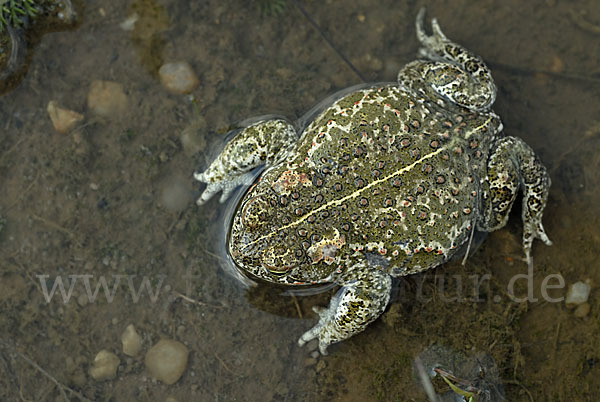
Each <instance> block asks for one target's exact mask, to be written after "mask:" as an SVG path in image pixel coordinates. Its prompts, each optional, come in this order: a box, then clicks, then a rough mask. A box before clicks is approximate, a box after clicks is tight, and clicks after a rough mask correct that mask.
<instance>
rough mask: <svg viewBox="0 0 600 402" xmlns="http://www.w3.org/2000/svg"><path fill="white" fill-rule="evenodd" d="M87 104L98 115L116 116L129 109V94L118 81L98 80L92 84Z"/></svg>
mask: <svg viewBox="0 0 600 402" xmlns="http://www.w3.org/2000/svg"><path fill="white" fill-rule="evenodd" d="M87 104H88V108H90V110H91V111H93V112H94V113H95V114H97V115H98V116H102V117H106V118H115V117H118V116H119V115H121V114H122V113H123V112H124V111H125V110H126V109H127V95H125V92H124V91H123V85H121V84H119V83H118V82H113V81H100V80H96V81H92V84H91V86H90V92H89V93H88V97H87Z"/></svg>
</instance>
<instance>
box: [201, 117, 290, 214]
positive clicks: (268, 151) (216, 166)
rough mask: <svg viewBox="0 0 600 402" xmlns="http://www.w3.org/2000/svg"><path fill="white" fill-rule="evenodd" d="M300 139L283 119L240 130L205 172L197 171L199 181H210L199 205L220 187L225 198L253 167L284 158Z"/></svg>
mask: <svg viewBox="0 0 600 402" xmlns="http://www.w3.org/2000/svg"><path fill="white" fill-rule="evenodd" d="M297 139H298V134H297V133H296V130H295V129H294V126H293V125H292V124H291V123H289V122H288V121H286V120H284V119H281V118H272V119H268V120H260V121H258V122H256V123H253V124H251V125H249V126H248V127H245V128H243V129H241V130H240V131H239V132H238V133H237V134H236V135H235V137H233V138H232V139H231V141H229V142H228V143H227V145H225V148H223V151H222V152H221V153H220V154H219V156H217V158H216V159H215V160H214V161H213V162H212V163H211V164H210V166H209V167H208V168H207V169H206V170H205V171H204V172H202V173H194V177H195V178H196V180H198V181H201V182H203V183H206V184H207V186H206V189H205V190H204V192H203V193H202V195H201V196H200V198H198V201H197V204H198V205H201V204H204V203H205V202H206V201H208V200H209V199H210V198H211V197H212V196H213V195H214V194H215V193H217V192H219V191H220V190H223V194H221V199H220V201H221V202H223V201H225V200H226V199H227V197H228V196H229V194H230V193H231V191H232V190H233V189H235V188H236V187H237V186H238V185H240V184H243V183H244V182H245V181H246V179H247V178H248V173H249V172H250V171H252V170H253V169H254V168H256V167H258V166H261V165H274V164H277V163H278V162H280V161H282V160H283V159H284V158H285V157H286V155H287V153H288V152H289V150H290V148H291V147H292V146H293V145H294V144H295V143H296V141H297Z"/></svg>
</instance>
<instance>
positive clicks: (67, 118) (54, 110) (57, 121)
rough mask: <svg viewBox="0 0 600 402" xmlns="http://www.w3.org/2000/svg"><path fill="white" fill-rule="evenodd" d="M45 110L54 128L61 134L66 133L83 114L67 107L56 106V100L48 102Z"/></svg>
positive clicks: (80, 119) (81, 118)
mask: <svg viewBox="0 0 600 402" xmlns="http://www.w3.org/2000/svg"><path fill="white" fill-rule="evenodd" d="M46 111H47V112H48V115H49V116H50V120H52V125H53V126H54V129H55V130H56V131H58V132H59V133H61V134H67V133H68V132H69V131H71V130H72V129H73V128H74V127H75V126H76V125H77V123H79V122H80V121H82V120H83V115H82V114H80V113H77V112H74V111H72V110H69V109H63V108H62V107H60V106H58V103H57V102H56V101H53V100H52V101H50V102H48V106H47V107H46Z"/></svg>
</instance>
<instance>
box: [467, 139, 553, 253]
mask: <svg viewBox="0 0 600 402" xmlns="http://www.w3.org/2000/svg"><path fill="white" fill-rule="evenodd" d="M487 176H488V177H487V178H488V180H487V182H486V183H484V190H485V191H484V194H485V196H484V199H483V219H482V220H481V221H480V222H478V225H477V226H478V229H480V230H483V231H487V232H490V231H492V230H496V229H500V228H501V227H503V226H504V225H505V224H506V221H507V220H508V215H509V212H510V209H511V207H512V205H513V203H514V201H515V198H516V196H517V193H518V191H519V188H521V189H522V191H523V211H522V218H523V249H524V251H525V257H526V260H527V263H528V264H531V263H532V259H531V244H532V243H533V239H535V238H536V237H537V238H538V239H540V240H542V241H543V242H544V243H545V244H547V245H551V244H552V242H551V241H550V239H548V236H547V235H546V232H545V231H544V227H543V226H542V215H543V213H544V208H545V207H546V201H547V199H548V192H549V190H550V176H549V175H548V172H547V171H546V168H545V167H544V165H543V164H542V162H541V161H540V160H539V158H538V157H537V156H536V155H535V153H534V152H533V150H532V149H531V148H530V147H529V145H527V144H526V143H525V142H524V141H523V140H521V139H520V138H515V137H504V138H501V139H499V140H498V141H497V143H496V145H495V146H494V148H493V149H492V154H491V156H490V159H489V161H488V166H487Z"/></svg>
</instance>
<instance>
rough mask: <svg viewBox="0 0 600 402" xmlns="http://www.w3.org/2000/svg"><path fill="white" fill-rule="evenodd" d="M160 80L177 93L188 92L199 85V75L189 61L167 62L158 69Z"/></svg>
mask: <svg viewBox="0 0 600 402" xmlns="http://www.w3.org/2000/svg"><path fill="white" fill-rule="evenodd" d="M158 75H159V76H160V82H161V83H162V84H163V86H164V87H165V88H167V89H168V90H169V91H171V92H173V93H175V94H179V95H181V94H187V93H189V92H192V91H193V90H194V89H195V88H196V87H197V86H198V82H199V81H198V77H196V74H195V73H194V70H192V66H190V64H189V63H187V62H185V61H182V62H174V63H165V64H163V65H162V66H161V67H160V68H159V69H158Z"/></svg>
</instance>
